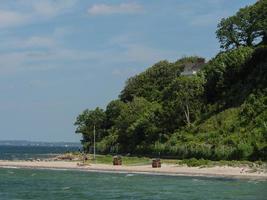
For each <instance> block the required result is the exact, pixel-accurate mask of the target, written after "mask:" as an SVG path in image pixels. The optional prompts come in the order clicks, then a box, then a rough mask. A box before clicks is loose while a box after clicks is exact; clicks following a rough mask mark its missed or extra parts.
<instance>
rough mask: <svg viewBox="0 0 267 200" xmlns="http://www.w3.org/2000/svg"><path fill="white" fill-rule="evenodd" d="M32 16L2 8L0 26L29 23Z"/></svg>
mask: <svg viewBox="0 0 267 200" xmlns="http://www.w3.org/2000/svg"><path fill="white" fill-rule="evenodd" d="M29 18H30V16H29V15H27V14H21V13H18V12H13V11H8V10H0V28H5V27H10V26H16V25H20V24H24V23H27V21H28V20H29Z"/></svg>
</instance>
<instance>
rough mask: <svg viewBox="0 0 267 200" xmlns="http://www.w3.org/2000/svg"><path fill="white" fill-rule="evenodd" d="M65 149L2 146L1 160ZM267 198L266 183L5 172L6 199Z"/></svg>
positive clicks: (2, 190)
mask: <svg viewBox="0 0 267 200" xmlns="http://www.w3.org/2000/svg"><path fill="white" fill-rule="evenodd" d="M68 150H71V149H68V148H65V147H59V148H57V147H31V148H30V147H0V159H9V160H12V159H32V158H44V157H46V156H51V155H54V154H58V153H62V152H65V151H68ZM24 199H25V200H26V199H27V200H28V199H34V200H50V199H51V200H54V199H55V200H60V199H62V200H63V199H64V200H68V199H72V200H74V199H75V200H83V199H84V200H85V199H86V200H91V199H99V200H105V199H138V200H139V199H180V200H198V199H205V200H211V199H214V200H220V199H228V200H256V199H258V200H265V199H266V200H267V182H266V181H248V180H233V179H217V178H196V177H171V176H152V175H134V174H112V173H96V172H82V171H66V170H33V169H17V168H10V169H6V168H5V169H1V168H0V200H24Z"/></svg>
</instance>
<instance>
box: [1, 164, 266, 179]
mask: <svg viewBox="0 0 267 200" xmlns="http://www.w3.org/2000/svg"><path fill="white" fill-rule="evenodd" d="M77 163H79V162H73V161H7V160H0V168H8V169H12V168H13V169H14V168H17V169H40V170H41V169H44V170H74V171H83V172H98V173H120V174H144V175H164V176H187V177H207V178H229V179H247V180H265V181H267V173H266V172H258V171H255V172H254V171H253V172H251V169H249V168H241V167H229V166H222V167H219V166H216V167H206V168H199V167H187V166H180V165H174V164H173V165H171V164H163V165H162V167H161V168H152V167H151V165H134V166H133V165H132V166H131V165H121V166H113V165H107V164H89V165H85V166H78V165H77Z"/></svg>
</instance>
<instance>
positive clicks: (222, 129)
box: [75, 0, 267, 162]
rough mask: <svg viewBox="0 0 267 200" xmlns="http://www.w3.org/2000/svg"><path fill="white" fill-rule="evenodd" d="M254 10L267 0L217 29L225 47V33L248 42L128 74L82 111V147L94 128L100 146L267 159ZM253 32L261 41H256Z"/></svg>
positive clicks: (265, 91)
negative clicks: (97, 104) (117, 88)
mask: <svg viewBox="0 0 267 200" xmlns="http://www.w3.org/2000/svg"><path fill="white" fill-rule="evenodd" d="M260 9H261V11H262V10H265V9H266V1H263V0H260V1H258V2H257V3H256V4H255V5H253V6H249V7H246V8H244V9H240V11H239V12H238V13H237V14H236V15H235V16H233V17H230V18H227V19H226V21H227V20H230V19H231V20H232V18H233V19H235V23H238V25H240V27H239V28H238V30H229V29H228V28H227V27H224V24H223V23H226V22H225V21H221V22H220V25H219V31H217V34H221V36H222V37H224V39H221V38H219V40H220V42H221V43H222V45H224V48H226V49H227V48H228V47H230V46H231V45H233V41H226V37H228V35H227V34H230V35H231V34H237V33H238V34H239V35H237V37H240V38H243V39H244V38H245V39H246V40H247V37H253V38H252V40H251V43H249V42H247V43H246V42H244V41H242V42H241V45H235V48H234V49H231V50H227V51H225V52H220V53H219V54H218V55H216V56H215V57H214V58H212V59H211V60H210V61H209V62H207V63H205V64H204V59H203V58H200V57H185V58H182V59H179V60H177V61H176V62H173V63H171V62H168V61H161V62H158V63H156V64H155V65H153V66H152V67H150V68H148V69H147V70H146V71H144V72H142V73H140V74H138V75H136V76H134V77H132V78H130V79H129V80H128V81H127V82H126V86H125V87H124V89H123V90H122V92H121V94H120V96H119V99H117V100H114V101H111V102H110V103H109V104H108V105H107V107H106V109H105V110H102V109H100V108H96V109H95V110H85V111H84V112H83V113H81V114H80V115H79V116H78V117H77V120H76V122H75V125H76V126H77V129H76V133H81V134H82V136H83V139H82V143H83V146H84V150H85V151H90V148H91V147H92V141H93V129H94V127H96V130H97V151H98V152H101V153H124V154H126V153H130V154H138V155H158V154H159V153H160V154H161V156H171V157H176V158H180V159H181V158H183V159H189V158H196V159H211V160H233V159H236V160H267V47H266V46H264V37H265V35H264V34H266V30H265V29H264V27H266V26H263V24H266V18H265V17H266V16H265V14H266V13H267V12H265V14H263V13H262V12H259V13H258V12H256V11H255V10H257V11H258V10H260ZM244 19H246V20H247V21H246V22H244ZM231 20H230V21H231ZM236 20H237V21H236ZM238 20H240V22H238ZM241 22H242V23H244V24H246V25H247V26H249V27H243V26H245V25H244V24H242V23H241ZM252 22H253V23H252ZM227 23H228V22H227ZM235 26H237V25H235ZM248 29H249V31H250V32H249V34H250V36H249V35H247V34H248V32H247V31H248ZM222 30H223V32H222ZM229 31H230V32H229ZM231 31H237V32H231ZM241 33H243V34H244V35H242V34H241ZM223 34H226V35H223ZM240 34H241V35H240ZM251 35H252V36H251ZM221 36H220V37H221ZM218 37H219V36H218ZM229 37H230V36H229ZM258 37H260V38H261V40H262V41H260V42H259V43H257V44H258V45H257V46H255V45H254V43H253V41H254V40H256V38H258ZM228 39H229V38H227V40H228ZM239 40H240V39H238V41H239ZM229 42H230V43H229ZM239 42H240V41H239ZM188 68H190V69H192V68H201V69H200V70H199V71H198V73H197V74H195V75H193V74H191V75H185V74H183V73H182V72H183V71H184V70H185V69H188ZM190 162H191V161H190Z"/></svg>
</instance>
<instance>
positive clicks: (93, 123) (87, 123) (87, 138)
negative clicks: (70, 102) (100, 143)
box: [74, 107, 106, 151]
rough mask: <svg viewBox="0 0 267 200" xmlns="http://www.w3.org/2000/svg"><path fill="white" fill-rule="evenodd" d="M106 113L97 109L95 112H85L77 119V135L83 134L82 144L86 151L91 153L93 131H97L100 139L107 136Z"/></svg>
mask: <svg viewBox="0 0 267 200" xmlns="http://www.w3.org/2000/svg"><path fill="white" fill-rule="evenodd" d="M105 121H106V114H105V112H104V111H103V110H102V109H100V108H99V107H97V108H96V109H95V110H88V109H86V110H84V111H83V112H82V113H81V114H80V115H79V116H78V117H77V119H76V121H75V123H74V125H75V126H77V128H76V131H75V133H78V134H82V136H83V139H82V144H83V148H84V150H85V151H89V149H90V146H91V145H92V143H93V130H94V127H95V128H96V129H97V133H98V137H103V136H104V135H105Z"/></svg>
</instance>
